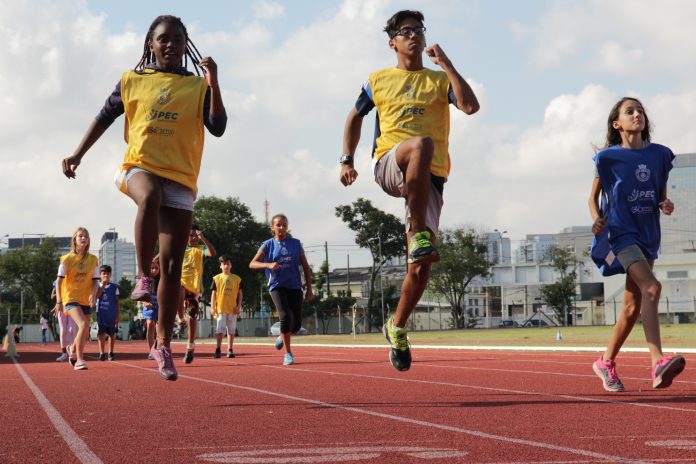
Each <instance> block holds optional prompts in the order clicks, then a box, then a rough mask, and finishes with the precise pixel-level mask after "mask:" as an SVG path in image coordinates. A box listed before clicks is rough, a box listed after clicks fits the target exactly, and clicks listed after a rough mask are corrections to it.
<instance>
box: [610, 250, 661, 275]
mask: <svg viewBox="0 0 696 464" xmlns="http://www.w3.org/2000/svg"><path fill="white" fill-rule="evenodd" d="M616 259H618V260H619V263H621V267H623V268H624V271H627V272H628V268H629V267H630V266H631V264H635V263H637V262H638V261H645V263H646V264H647V265H648V266H650V269H652V267H653V263H654V262H655V260H652V259H648V258H646V257H645V254H644V253H643V250H641V249H640V247H639V246H638V245H629V246H627V247H626V248H624V249H623V250H621V251H619V253H618V254H617V255H616Z"/></svg>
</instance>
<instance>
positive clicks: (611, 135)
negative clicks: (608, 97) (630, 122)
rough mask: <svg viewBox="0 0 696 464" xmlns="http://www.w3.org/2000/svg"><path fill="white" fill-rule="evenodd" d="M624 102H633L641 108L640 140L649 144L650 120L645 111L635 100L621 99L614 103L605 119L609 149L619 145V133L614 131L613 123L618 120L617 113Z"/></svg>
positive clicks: (631, 98)
mask: <svg viewBox="0 0 696 464" xmlns="http://www.w3.org/2000/svg"><path fill="white" fill-rule="evenodd" d="M626 101H634V102H636V103H638V104H639V105H640V107H641V108H643V117H644V118H645V127H644V128H643V131H642V132H641V133H640V138H641V140H643V142H650V119H648V113H647V112H646V111H645V107H644V106H643V104H642V103H641V102H640V100H638V99H637V98H633V97H623V98H622V99H621V100H619V101H618V102H616V104H615V105H614V106H613V107H612V108H611V111H610V112H609V117H608V118H607V142H606V145H605V148H606V147H611V146H613V145H621V133H619V131H618V130H617V129H614V121H616V120H617V119H619V112H620V111H621V105H623V104H624V102H626Z"/></svg>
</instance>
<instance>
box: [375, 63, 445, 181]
mask: <svg viewBox="0 0 696 464" xmlns="http://www.w3.org/2000/svg"><path fill="white" fill-rule="evenodd" d="M368 83H369V86H370V90H371V92H372V95H371V97H372V101H373V102H374V104H375V107H376V108H377V114H378V116H379V137H377V140H376V141H375V153H374V156H375V159H379V158H381V157H382V156H384V155H385V154H386V153H387V152H388V151H389V150H391V149H392V147H394V145H396V144H397V143H399V142H403V141H404V140H408V139H410V138H412V137H415V136H426V135H427V136H429V137H431V138H432V139H433V142H434V143H435V154H434V156H433V161H432V164H431V172H432V173H433V174H434V175H436V176H439V177H444V178H447V176H448V175H449V172H450V156H449V130H450V124H449V121H450V113H449V96H448V92H449V87H450V82H449V79H448V78H447V75H446V74H445V73H444V72H443V71H434V70H432V69H427V68H424V69H421V70H420V71H404V70H402V69H397V68H388V69H383V70H381V71H377V72H374V73H372V74H370V77H369V79H368Z"/></svg>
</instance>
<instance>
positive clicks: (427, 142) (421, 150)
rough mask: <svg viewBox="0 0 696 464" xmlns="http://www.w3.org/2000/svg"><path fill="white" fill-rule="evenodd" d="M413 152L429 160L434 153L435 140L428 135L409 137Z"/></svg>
mask: <svg viewBox="0 0 696 464" xmlns="http://www.w3.org/2000/svg"><path fill="white" fill-rule="evenodd" d="M411 141H412V143H413V152H414V154H417V155H418V156H420V157H421V158H422V159H423V160H424V161H431V160H432V158H433V153H435V142H433V139H432V138H430V137H428V136H418V137H414V138H413V139H411Z"/></svg>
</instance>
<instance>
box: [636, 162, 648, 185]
mask: <svg viewBox="0 0 696 464" xmlns="http://www.w3.org/2000/svg"><path fill="white" fill-rule="evenodd" d="M636 178H637V179H638V180H639V181H641V182H647V181H648V180H650V169H648V167H647V166H646V165H644V164H639V165H638V169H636Z"/></svg>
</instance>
